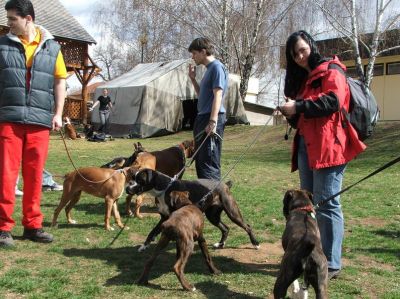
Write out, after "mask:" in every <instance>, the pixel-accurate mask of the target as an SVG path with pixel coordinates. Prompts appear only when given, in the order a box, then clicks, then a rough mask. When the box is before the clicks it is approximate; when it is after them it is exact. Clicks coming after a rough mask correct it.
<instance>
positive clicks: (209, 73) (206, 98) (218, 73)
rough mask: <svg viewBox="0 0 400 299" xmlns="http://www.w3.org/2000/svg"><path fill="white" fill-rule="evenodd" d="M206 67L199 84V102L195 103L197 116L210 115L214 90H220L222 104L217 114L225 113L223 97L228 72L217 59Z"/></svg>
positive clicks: (226, 85) (226, 86)
mask: <svg viewBox="0 0 400 299" xmlns="http://www.w3.org/2000/svg"><path fill="white" fill-rule="evenodd" d="M206 67H207V70H206V72H205V73H204V76H203V79H201V82H200V92H199V101H198V102H197V111H198V114H207V113H211V108H212V103H213V100H214V93H213V89H214V88H221V89H222V103H221V108H219V113H225V107H224V95H225V93H226V91H227V90H228V72H227V70H226V68H225V66H224V65H223V64H222V63H221V62H220V61H219V60H217V59H216V60H214V61H212V62H210V63H209V64H208V65H207V66H206Z"/></svg>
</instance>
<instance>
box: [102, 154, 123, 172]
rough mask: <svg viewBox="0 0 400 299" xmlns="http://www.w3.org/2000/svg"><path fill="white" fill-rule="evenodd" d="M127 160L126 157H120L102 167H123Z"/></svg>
mask: <svg viewBox="0 0 400 299" xmlns="http://www.w3.org/2000/svg"><path fill="white" fill-rule="evenodd" d="M125 161H126V158H124V157H118V158H115V159H113V160H112V161H110V162H108V163H106V164H104V165H102V166H100V167H101V168H111V169H121V168H123V167H124V165H125Z"/></svg>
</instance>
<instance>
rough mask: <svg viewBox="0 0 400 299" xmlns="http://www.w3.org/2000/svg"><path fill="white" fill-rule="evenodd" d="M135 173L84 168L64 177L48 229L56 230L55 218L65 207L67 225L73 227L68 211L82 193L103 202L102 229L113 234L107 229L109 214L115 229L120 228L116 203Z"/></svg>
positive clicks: (131, 170) (128, 168) (134, 170)
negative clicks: (104, 205) (104, 206)
mask: <svg viewBox="0 0 400 299" xmlns="http://www.w3.org/2000/svg"><path fill="white" fill-rule="evenodd" d="M136 172H137V169H134V168H130V167H125V168H123V169H121V170H114V169H107V168H100V167H84V168H79V169H78V170H75V171H73V172H71V173H69V174H67V175H66V176H65V180H64V188H63V194H62V197H61V200H60V203H59V205H58V207H57V208H56V209H55V211H54V215H53V221H52V226H56V224H57V218H58V215H59V214H60V212H61V210H62V209H63V208H64V207H65V206H66V208H65V213H66V215H67V221H68V223H70V224H75V223H76V221H75V220H73V219H72V218H71V209H72V208H73V207H74V206H75V204H76V203H77V202H78V201H79V199H80V197H81V193H82V191H83V192H86V193H88V194H90V195H93V196H96V197H101V198H104V200H105V204H106V210H105V219H104V227H105V229H106V230H114V229H113V228H112V227H111V226H110V217H111V211H112V212H113V214H114V218H115V221H116V223H117V225H118V226H119V227H121V228H122V227H124V225H123V224H122V222H121V217H120V215H119V212H118V206H117V200H118V198H120V197H121V196H122V194H123V192H124V188H125V187H126V185H127V184H128V182H129V181H131V180H132V178H133V175H134V174H135V173H136Z"/></svg>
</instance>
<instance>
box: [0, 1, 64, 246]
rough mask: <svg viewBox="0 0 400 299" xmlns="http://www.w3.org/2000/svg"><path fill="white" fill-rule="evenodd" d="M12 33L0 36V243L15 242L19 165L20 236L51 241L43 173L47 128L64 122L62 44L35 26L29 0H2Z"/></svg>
mask: <svg viewBox="0 0 400 299" xmlns="http://www.w3.org/2000/svg"><path fill="white" fill-rule="evenodd" d="M5 10H6V12H7V24H8V26H9V27H10V32H9V33H8V34H7V35H6V36H3V37H0V246H13V245H14V240H13V237H12V235H11V230H12V228H13V227H14V225H15V221H14V219H13V218H12V214H13V211H14V205H15V184H16V181H17V177H18V172H19V168H20V165H21V164H22V177H23V182H24V183H23V186H24V189H23V197H22V214H23V218H22V225H23V227H24V232H23V235H22V239H29V240H32V241H35V242H42V243H49V242H52V241H53V236H52V235H51V234H49V233H46V232H45V231H44V230H43V228H42V223H43V214H42V212H41V210H40V200H41V190H42V174H43V169H44V165H45V162H46V158H47V152H48V145H49V135H50V130H51V129H53V130H59V129H60V128H61V127H62V119H61V117H62V110H63V106H64V98H65V78H66V77H67V72H66V68H65V64H64V59H63V57H62V54H61V52H60V45H59V44H58V43H57V42H56V41H54V37H53V36H52V35H51V34H50V33H49V32H48V31H47V30H46V29H45V28H43V27H41V26H38V25H35V23H34V21H35V12H34V9H33V5H32V3H31V1H29V0H10V1H8V2H6V4H5Z"/></svg>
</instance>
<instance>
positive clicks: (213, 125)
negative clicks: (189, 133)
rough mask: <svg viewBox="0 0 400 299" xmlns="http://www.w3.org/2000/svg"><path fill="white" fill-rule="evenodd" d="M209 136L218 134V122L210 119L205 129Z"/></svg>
mask: <svg viewBox="0 0 400 299" xmlns="http://www.w3.org/2000/svg"><path fill="white" fill-rule="evenodd" d="M204 130H205V131H206V133H207V135H209V134H210V135H213V134H215V133H217V122H216V121H215V120H212V119H210V120H209V122H208V125H207V127H206V128H205V129H204Z"/></svg>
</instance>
